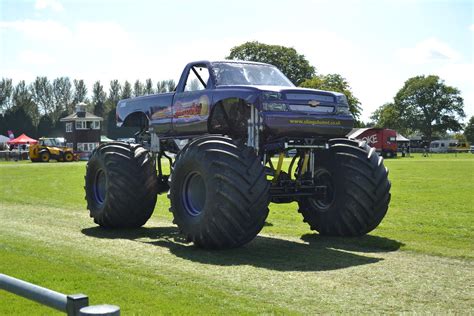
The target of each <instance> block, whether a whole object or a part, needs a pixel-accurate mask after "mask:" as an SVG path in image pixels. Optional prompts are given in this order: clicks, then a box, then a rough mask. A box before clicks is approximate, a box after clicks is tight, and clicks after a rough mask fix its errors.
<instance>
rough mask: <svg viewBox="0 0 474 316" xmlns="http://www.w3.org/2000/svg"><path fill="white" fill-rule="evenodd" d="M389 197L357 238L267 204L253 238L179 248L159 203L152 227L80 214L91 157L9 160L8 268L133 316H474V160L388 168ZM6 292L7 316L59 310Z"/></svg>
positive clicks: (1, 199)
mask: <svg viewBox="0 0 474 316" xmlns="http://www.w3.org/2000/svg"><path fill="white" fill-rule="evenodd" d="M386 166H387V167H388V168H389V169H390V175H389V177H390V179H391V180H392V191H391V192H392V201H391V205H390V209H389V212H388V214H387V216H386V218H385V219H384V221H383V222H382V224H381V225H380V226H379V227H378V228H377V229H376V230H374V231H373V232H372V233H370V235H368V236H365V237H361V238H323V237H320V236H319V235H318V234H317V233H314V232H311V231H310V230H309V227H308V226H307V225H306V224H304V223H303V222H302V220H301V218H300V215H299V214H298V213H297V212H296V209H297V206H296V205H295V204H288V205H284V204H283V205H274V204H272V205H271V211H270V215H269V217H268V219H267V225H266V226H265V227H264V229H263V231H262V232H261V234H260V235H259V236H258V237H257V238H256V239H255V240H254V241H253V242H251V243H250V244H248V245H246V246H245V247H242V248H240V249H235V250H230V251H204V250H201V249H198V248H195V247H194V246H192V245H191V244H186V243H184V242H183V240H182V239H181V237H180V236H179V235H178V233H177V230H176V228H175V227H174V226H173V225H172V224H171V215H170V214H169V212H168V211H167V210H168V201H167V199H166V197H165V196H164V195H163V196H160V197H159V199H158V203H157V206H156V209H155V213H154V215H153V217H152V218H151V220H150V221H148V223H147V224H146V225H145V226H144V227H143V228H140V229H134V230H103V229H100V228H98V227H97V226H96V225H95V224H94V223H93V222H92V220H91V219H90V218H89V215H88V212H87V211H86V210H85V201H84V193H83V188H82V187H83V182H84V180H83V177H84V171H85V163H82V162H79V163H68V164H66V163H55V162H52V163H48V164H32V163H29V162H19V163H15V162H3V163H0V273H5V274H8V275H11V276H14V277H17V278H21V279H24V280H26V281H29V282H33V283H35V284H38V285H41V286H46V287H49V288H51V289H54V290H56V291H60V292H63V293H67V294H73V293H85V294H87V295H88V296H89V298H90V303H91V304H103V303H108V304H115V305H119V306H120V307H121V310H122V313H123V314H124V315H128V314H144V315H152V314H333V313H346V314H347V313H350V314H355V313H357V314H360V313H363V314H367V313H390V314H392V313H423V314H425V313H436V314H446V313H454V314H472V313H474V260H473V259H474V155H472V154H458V155H457V156H454V155H433V156H432V157H429V158H423V157H421V156H419V155H415V156H414V157H413V158H403V159H402V158H399V159H393V160H386ZM53 313H54V311H53V310H52V309H49V308H47V307H42V306H41V305H38V304H36V303H34V302H30V301H27V300H25V299H23V298H20V297H17V296H14V295H11V294H9V293H6V292H3V291H0V315H17V314H22V315H31V314H33V315H36V314H47V315H49V314H53Z"/></svg>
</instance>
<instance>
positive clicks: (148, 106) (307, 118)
mask: <svg viewBox="0 0 474 316" xmlns="http://www.w3.org/2000/svg"><path fill="white" fill-rule="evenodd" d="M249 104H252V105H254V106H255V107H256V109H257V110H258V111H259V115H260V117H261V120H262V126H263V128H262V133H263V136H264V139H262V141H265V139H267V140H271V139H278V138H280V137H297V138H302V137H303V138H310V137H315V136H318V137H323V138H325V139H329V138H333V137H341V136H344V135H346V134H347V133H348V132H349V131H350V130H351V129H352V127H353V122H354V119H353V116H352V115H351V113H350V112H349V108H348V103H347V99H346V97H345V96H344V95H343V94H341V93H337V92H329V91H321V90H314V89H304V88H298V87H295V86H294V85H293V84H292V83H291V82H290V81H289V80H288V79H286V77H285V76H284V75H283V74H282V73H281V72H280V71H279V70H278V69H277V68H276V67H274V66H271V65H268V64H262V63H253V62H241V61H220V62H209V61H198V62H193V63H189V64H188V65H187V66H186V67H185V69H184V70H183V73H182V75H181V79H180V81H179V83H178V85H177V87H176V89H175V91H174V92H171V93H162V94H155V95H149V96H143V97H137V98H132V99H126V100H121V101H120V102H119V103H118V105H117V112H116V117H117V125H118V126H138V124H140V122H143V120H144V119H145V118H146V120H147V121H148V124H149V127H152V128H153V130H154V132H155V133H157V134H158V135H159V136H160V138H167V137H170V138H191V137H193V136H197V135H201V134H207V133H220V134H239V133H241V134H244V133H245V130H244V126H245V124H246V121H247V119H248V115H249V114H248V111H246V110H242V109H241V108H242V106H243V105H249ZM237 108H240V110H237Z"/></svg>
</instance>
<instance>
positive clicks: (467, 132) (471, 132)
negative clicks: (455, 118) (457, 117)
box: [464, 116, 474, 145]
mask: <svg viewBox="0 0 474 316" xmlns="http://www.w3.org/2000/svg"><path fill="white" fill-rule="evenodd" d="M464 136H465V137H466V139H467V141H468V142H470V143H471V145H474V116H471V118H470V119H469V122H468V123H467V125H466V127H465V128H464Z"/></svg>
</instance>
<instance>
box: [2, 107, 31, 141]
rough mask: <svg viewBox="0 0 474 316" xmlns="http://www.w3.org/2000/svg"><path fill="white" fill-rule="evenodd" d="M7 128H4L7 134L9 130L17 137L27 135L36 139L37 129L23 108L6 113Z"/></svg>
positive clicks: (12, 109) (13, 108)
mask: <svg viewBox="0 0 474 316" xmlns="http://www.w3.org/2000/svg"><path fill="white" fill-rule="evenodd" d="M4 122H5V127H3V126H2V129H4V130H5V131H4V132H6V131H7V130H11V131H13V133H14V134H15V136H17V137H18V136H20V135H21V134H22V133H25V134H27V135H28V136H30V137H36V135H37V134H36V127H35V126H34V125H33V122H32V120H31V118H30V116H29V115H28V114H26V112H25V110H24V109H23V108H22V107H12V108H10V109H9V110H8V111H6V112H5V117H4Z"/></svg>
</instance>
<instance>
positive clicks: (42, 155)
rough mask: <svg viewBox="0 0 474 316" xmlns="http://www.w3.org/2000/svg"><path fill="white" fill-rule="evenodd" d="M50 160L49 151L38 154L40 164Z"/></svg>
mask: <svg viewBox="0 0 474 316" xmlns="http://www.w3.org/2000/svg"><path fill="white" fill-rule="evenodd" d="M50 158H51V155H50V154H49V151H47V150H44V151H42V152H40V161H41V162H49V159H50Z"/></svg>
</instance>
